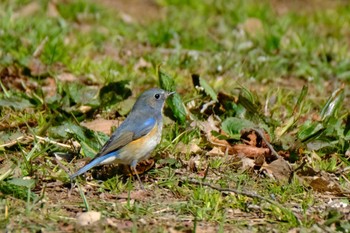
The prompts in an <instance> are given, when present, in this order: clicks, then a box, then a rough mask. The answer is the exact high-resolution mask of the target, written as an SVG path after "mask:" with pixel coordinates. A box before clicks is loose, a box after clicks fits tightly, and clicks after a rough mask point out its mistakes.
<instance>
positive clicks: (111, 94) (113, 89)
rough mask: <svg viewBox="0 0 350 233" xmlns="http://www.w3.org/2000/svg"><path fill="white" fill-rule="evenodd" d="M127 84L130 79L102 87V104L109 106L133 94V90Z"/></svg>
mask: <svg viewBox="0 0 350 233" xmlns="http://www.w3.org/2000/svg"><path fill="white" fill-rule="evenodd" d="M127 85H129V81H127V80H123V81H119V82H112V83H109V84H108V85H106V86H104V87H102V88H101V90H100V94H99V97H100V101H101V106H102V107H108V106H111V105H114V104H116V103H118V102H120V101H122V100H125V99H127V98H128V97H129V96H131V90H130V88H128V87H127Z"/></svg>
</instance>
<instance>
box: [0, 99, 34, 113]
mask: <svg viewBox="0 0 350 233" xmlns="http://www.w3.org/2000/svg"><path fill="white" fill-rule="evenodd" d="M0 107H11V108H14V109H16V110H23V109H26V108H32V107H34V105H33V104H31V103H30V101H29V100H27V99H25V98H21V97H19V96H11V97H8V98H4V99H0Z"/></svg>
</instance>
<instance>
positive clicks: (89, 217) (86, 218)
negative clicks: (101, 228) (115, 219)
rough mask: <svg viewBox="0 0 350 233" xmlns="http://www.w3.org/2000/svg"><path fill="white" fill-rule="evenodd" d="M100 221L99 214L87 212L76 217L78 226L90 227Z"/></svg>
mask: <svg viewBox="0 0 350 233" xmlns="http://www.w3.org/2000/svg"><path fill="white" fill-rule="evenodd" d="M100 219H101V212H97V211H88V212H84V213H81V214H79V215H78V217H77V223H78V224H79V225H80V226H87V225H91V224H93V223H95V222H97V221H99V220H100Z"/></svg>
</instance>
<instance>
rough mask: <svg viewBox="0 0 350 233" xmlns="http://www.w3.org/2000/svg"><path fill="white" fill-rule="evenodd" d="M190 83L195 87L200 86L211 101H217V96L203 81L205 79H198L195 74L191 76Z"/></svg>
mask: <svg viewBox="0 0 350 233" xmlns="http://www.w3.org/2000/svg"><path fill="white" fill-rule="evenodd" d="M192 82H193V84H194V85H195V86H200V87H202V88H203V90H204V92H205V93H206V94H207V95H209V96H210V97H211V98H212V100H215V101H218V95H217V93H216V92H215V91H214V89H213V88H212V87H211V86H210V85H209V84H208V83H207V81H205V79H203V78H201V77H199V75H197V74H193V75H192Z"/></svg>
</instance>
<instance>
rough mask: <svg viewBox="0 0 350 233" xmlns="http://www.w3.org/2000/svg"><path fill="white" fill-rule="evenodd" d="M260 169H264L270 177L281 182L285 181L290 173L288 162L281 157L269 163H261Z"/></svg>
mask: <svg viewBox="0 0 350 233" xmlns="http://www.w3.org/2000/svg"><path fill="white" fill-rule="evenodd" d="M260 170H261V171H266V173H267V174H268V175H269V176H270V177H271V178H274V179H276V180H278V181H282V182H287V181H288V180H289V178H290V176H291V175H292V168H291V166H290V164H289V163H288V162H287V161H286V160H284V159H282V158H279V159H276V160H275V161H273V162H271V163H269V164H267V163H265V164H263V166H262V167H261V169H260Z"/></svg>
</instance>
